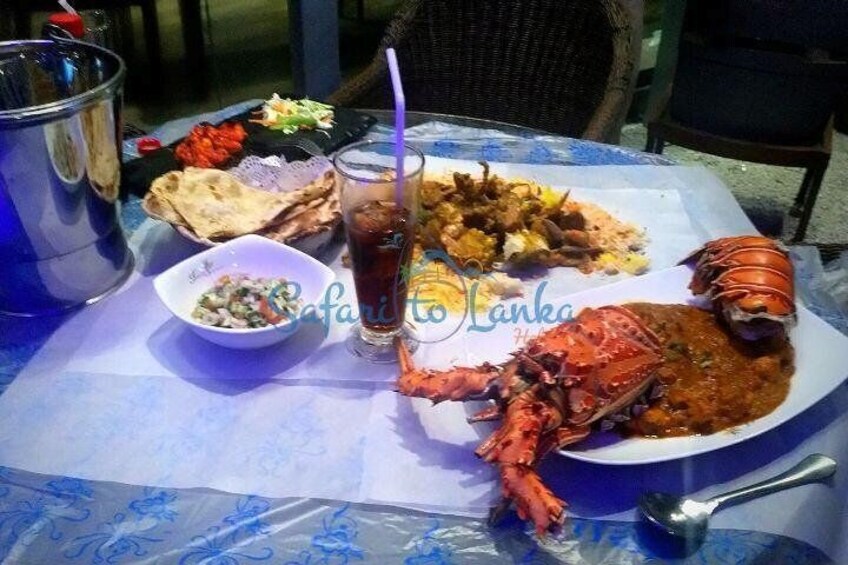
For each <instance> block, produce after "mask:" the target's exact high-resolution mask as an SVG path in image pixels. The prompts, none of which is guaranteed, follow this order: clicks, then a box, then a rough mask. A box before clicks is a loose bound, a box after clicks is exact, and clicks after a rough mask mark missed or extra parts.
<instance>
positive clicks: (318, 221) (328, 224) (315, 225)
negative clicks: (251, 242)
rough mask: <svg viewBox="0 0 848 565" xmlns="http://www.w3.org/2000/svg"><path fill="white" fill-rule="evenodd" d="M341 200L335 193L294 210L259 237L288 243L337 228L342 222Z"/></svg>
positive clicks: (261, 232)
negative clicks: (262, 236)
mask: <svg viewBox="0 0 848 565" xmlns="http://www.w3.org/2000/svg"><path fill="white" fill-rule="evenodd" d="M341 218H342V212H341V206H340V205H339V198H338V196H337V195H336V194H335V193H332V194H330V195H329V197H328V198H320V199H316V200H313V201H312V202H309V203H308V204H302V205H299V206H296V207H295V208H293V209H292V210H291V211H290V212H289V213H288V214H286V217H285V219H284V220H283V221H282V222H280V223H278V224H275V225H273V226H270V227H267V228H265V229H263V230H261V231H259V232H258V233H259V235H264V236H265V237H267V238H270V239H273V240H276V241H280V242H282V243H288V242H289V241H293V240H296V239H301V238H303V237H307V236H309V235H312V234H316V233H320V232H323V231H327V230H330V229H333V228H335V227H336V226H337V225H338V224H339V221H341Z"/></svg>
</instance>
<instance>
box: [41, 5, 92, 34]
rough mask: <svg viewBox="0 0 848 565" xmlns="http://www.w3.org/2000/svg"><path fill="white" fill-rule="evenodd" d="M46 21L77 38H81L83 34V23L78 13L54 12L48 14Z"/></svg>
mask: <svg viewBox="0 0 848 565" xmlns="http://www.w3.org/2000/svg"><path fill="white" fill-rule="evenodd" d="M47 21H48V22H50V23H51V24H53V25H56V26H59V27H60V28H62V29H64V30H66V31H67V32H68V33H70V34H71V35H73V36H74V37H76V38H77V39H82V37H83V36H84V35H85V24H83V21H82V17H81V16H80V15H79V14H70V13H68V12H56V13H55V14H50V17H49V18H47Z"/></svg>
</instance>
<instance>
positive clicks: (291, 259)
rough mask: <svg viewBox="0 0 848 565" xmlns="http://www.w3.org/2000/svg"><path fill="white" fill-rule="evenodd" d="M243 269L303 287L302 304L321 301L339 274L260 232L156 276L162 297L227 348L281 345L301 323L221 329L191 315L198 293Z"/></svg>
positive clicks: (178, 314)
mask: <svg viewBox="0 0 848 565" xmlns="http://www.w3.org/2000/svg"><path fill="white" fill-rule="evenodd" d="M238 273H244V274H246V275H248V276H250V277H254V278H255V277H265V278H268V277H283V278H285V279H286V280H287V281H289V282H293V283H297V284H298V285H300V300H301V304H302V305H303V306H305V305H307V304H318V303H319V302H320V300H321V299H322V297H323V296H324V293H325V292H326V291H327V288H328V287H329V286H330V284H331V283H332V282H333V279H335V273H333V271H331V270H330V269H329V268H328V267H327V266H326V265H324V264H322V263H321V262H319V261H317V260H315V259H313V258H312V257H310V256H309V255H306V254H305V253H302V252H300V251H298V250H297V249H294V248H291V247H289V246H288V245H284V244H282V243H278V242H276V241H273V240H270V239H268V238H265V237H262V236H259V235H245V236H242V237H239V238H236V239H233V240H231V241H228V242H227V243H224V244H222V245H218V246H216V247H212V248H210V249H207V250H206V251H203V252H202V253H198V254H197V255H195V256H193V257H191V258H189V259H186V260H185V261H183V262H182V263H179V264H177V265H174V266H173V267H171V268H170V269H168V270H167V271H165V272H164V273H162V274H161V275H159V276H158V277H156V278H155V279H154V280H153V286H154V288H155V289H156V293H157V294H158V295H159V299H160V300H162V302H163V303H164V304H165V306H167V307H168V309H169V310H170V311H171V312H172V313H173V314H174V316H176V317H177V318H179V319H180V320H182V321H183V322H185V323H186V324H187V325H188V326H189V327H190V328H191V329H192V330H193V331H194V332H195V333H196V334H197V335H199V336H200V337H202V338H203V339H206V340H208V341H211V342H212V343H217V344H218V345H222V346H224V347H230V348H234V349H257V348H260V347H267V346H269V345H273V344H275V343H280V342H282V341H283V340H285V339H286V338H288V337H290V336H291V335H293V334H294V333H295V332H296V331H297V328H298V327H299V326H300V324H297V323H295V322H294V321H291V320H289V321H287V322H283V323H281V324H277V325H273V326H267V327H264V328H245V329H233V328H219V327H215V326H207V325H204V324H201V323H200V322H198V321H197V320H195V319H194V318H192V317H191V313H192V311H193V310H194V307H195V306H196V305H197V300H198V298H200V295H201V294H203V293H204V292H206V291H207V290H209V289H210V288H211V287H212V286H213V285H214V284H215V281H216V280H218V278H219V277H221V276H223V275H229V274H238Z"/></svg>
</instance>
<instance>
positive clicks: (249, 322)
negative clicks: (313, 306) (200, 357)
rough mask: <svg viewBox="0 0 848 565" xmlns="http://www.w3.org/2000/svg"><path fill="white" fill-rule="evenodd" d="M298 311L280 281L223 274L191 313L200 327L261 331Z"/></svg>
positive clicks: (297, 304)
mask: <svg viewBox="0 0 848 565" xmlns="http://www.w3.org/2000/svg"><path fill="white" fill-rule="evenodd" d="M299 310H300V302H299V301H298V300H294V298H293V289H292V286H291V285H290V284H289V283H288V281H286V279H284V278H267V279H266V278H256V279H253V278H250V277H249V276H247V275H244V274H235V275H224V276H223V277H221V278H219V279H218V280H217V281H216V282H215V286H213V287H212V288H211V289H209V290H208V291H206V292H204V293H203V294H202V295H201V296H200V298H199V299H198V301H197V306H196V307H195V308H194V311H193V312H192V313H191V315H192V317H193V318H194V319H196V320H198V321H199V322H200V323H201V324H205V325H207V326H217V327H220V328H236V329H243V328H263V327H265V326H269V325H272V324H279V323H281V322H285V321H288V320H290V319H291V318H292V317H293V316H295V315H297V313H298V311H299Z"/></svg>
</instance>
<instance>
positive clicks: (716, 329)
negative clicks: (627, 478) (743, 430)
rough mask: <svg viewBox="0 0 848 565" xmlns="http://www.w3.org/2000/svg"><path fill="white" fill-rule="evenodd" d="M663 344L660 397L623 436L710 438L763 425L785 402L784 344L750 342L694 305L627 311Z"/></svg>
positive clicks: (788, 351) (789, 356)
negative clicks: (750, 424)
mask: <svg viewBox="0 0 848 565" xmlns="http://www.w3.org/2000/svg"><path fill="white" fill-rule="evenodd" d="M625 306H626V307H627V308H628V309H630V310H631V311H632V312H634V313H635V314H636V315H637V316H639V317H640V318H641V319H642V320H643V321H644V322H645V323H646V324H647V325H648V327H649V328H651V329H652V330H653V331H654V332H655V333H656V334H657V335H658V336H659V338H660V340H661V341H662V342H663V346H664V350H665V351H664V355H665V363H664V364H663V366H662V367H661V368H660V369H659V370H658V375H657V378H658V379H659V381H660V382H661V383H662V384H663V385H665V393H664V394H663V396H661V397H660V398H658V399H656V400H654V401H652V402H651V405H650V406H649V408H648V409H647V410H645V411H644V412H643V413H642V414H641V415H639V416H638V417H636V418H634V419H633V420H630V421H629V422H628V423H627V424H626V425H625V427H624V431H625V433H626V434H628V435H640V436H648V437H668V436H683V435H697V434H701V435H704V434H711V433H713V432H717V431H719V430H723V429H726V428H730V427H732V426H736V425H739V424H743V423H745V422H750V421H751V420H755V419H757V418H761V417H762V416H765V415H766V414H768V413H770V412H771V411H773V410H774V409H775V408H777V406H779V405H780V403H781V402H783V400H784V399H785V398H786V395H787V393H788V392H789V381H790V379H791V377H792V373H793V372H794V371H795V367H794V364H793V353H794V352H793V349H792V345H791V344H790V343H789V340H788V339H784V338H780V339H772V340H764V341H765V342H757V343H749V342H745V341H743V340H741V339H739V338H735V337H732V336H731V335H730V334H729V332H728V331H727V330H726V329H725V328H724V326H722V325H721V324H719V323H718V321H717V320H716V318H715V316H714V315H713V314H712V313H711V312H707V311H704V310H700V309H698V308H694V307H692V306H683V305H676V304H671V305H663V304H645V303H634V304H627V305H625Z"/></svg>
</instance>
